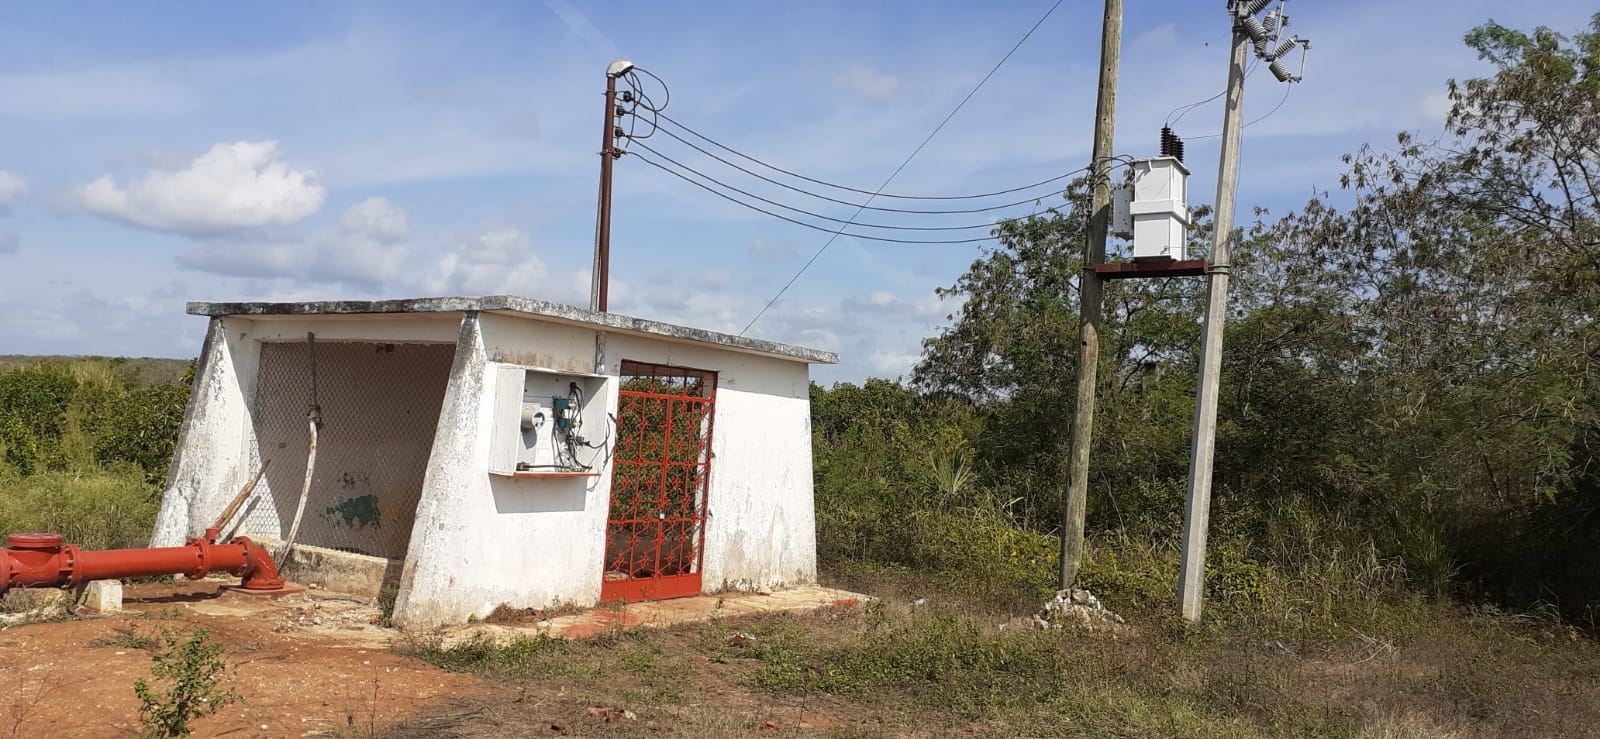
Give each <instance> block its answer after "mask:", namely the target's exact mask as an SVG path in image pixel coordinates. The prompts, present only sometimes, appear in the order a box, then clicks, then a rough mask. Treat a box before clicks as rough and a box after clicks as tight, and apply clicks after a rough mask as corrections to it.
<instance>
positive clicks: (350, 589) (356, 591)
mask: <svg viewBox="0 0 1600 739" xmlns="http://www.w3.org/2000/svg"><path fill="white" fill-rule="evenodd" d="M258 542H259V543H260V544H261V545H262V546H263V547H266V549H267V551H268V552H271V553H272V556H273V559H275V560H277V563H278V574H280V575H283V576H284V578H285V579H287V580H289V581H291V582H296V583H301V584H304V585H308V586H311V587H314V588H321V589H325V590H332V591H335V592H339V593H348V594H350V595H359V596H362V597H364V598H376V597H378V593H379V592H380V591H382V590H383V586H384V585H385V584H390V585H392V584H394V583H396V582H397V581H398V580H399V578H400V565H401V561H400V560H398V559H384V558H383V557H369V556H367V555H365V554H352V553H350V552H341V551H339V550H337V549H325V548H323V547H313V546H307V545H305V544H296V545H295V547H294V551H292V552H290V553H289V557H288V559H287V560H285V559H284V557H283V550H284V543H283V542H281V541H275V540H272V539H259V540H258Z"/></svg>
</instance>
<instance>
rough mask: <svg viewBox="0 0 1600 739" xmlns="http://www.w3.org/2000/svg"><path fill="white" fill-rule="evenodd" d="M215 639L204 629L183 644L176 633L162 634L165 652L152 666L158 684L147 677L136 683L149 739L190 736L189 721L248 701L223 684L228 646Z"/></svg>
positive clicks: (141, 719) (161, 652) (155, 659)
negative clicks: (150, 681) (174, 634)
mask: <svg viewBox="0 0 1600 739" xmlns="http://www.w3.org/2000/svg"><path fill="white" fill-rule="evenodd" d="M209 637H210V634H209V633H208V632H207V631H206V630H205V629H203V628H200V629H195V630H194V631H192V632H190V634H189V638H187V639H184V640H183V641H181V642H180V641H179V640H178V639H177V638H176V637H174V636H173V635H172V634H171V633H170V632H167V633H164V634H162V637H161V640H162V644H163V646H164V648H163V649H162V650H161V651H159V652H156V653H155V654H154V655H152V656H151V661H152V662H154V664H153V665H152V666H151V668H150V674H151V676H152V677H154V678H155V679H156V681H157V682H158V685H157V686H156V687H152V686H151V684H150V683H149V682H148V681H146V680H145V679H144V678H139V679H138V680H135V681H134V683H133V692H134V694H135V695H138V696H139V725H140V726H141V727H143V729H144V732H143V736H145V737H151V738H156V737H160V738H162V739H165V737H181V736H188V735H189V734H190V731H191V729H190V728H189V722H191V721H193V720H195V719H197V718H203V717H205V716H209V715H211V714H213V713H216V712H217V711H219V710H221V709H223V708H224V707H227V706H229V705H232V704H234V703H238V702H242V701H243V700H244V699H243V698H241V697H240V696H239V694H238V693H236V692H234V691H233V689H232V688H224V687H222V686H221V682H222V676H223V673H225V672H227V670H228V669H229V668H228V662H227V660H226V659H224V658H223V654H224V652H225V650H224V649H223V647H222V646H221V645H219V644H211V643H209V642H208V641H207V639H208V638H209Z"/></svg>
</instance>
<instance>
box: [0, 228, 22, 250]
mask: <svg viewBox="0 0 1600 739" xmlns="http://www.w3.org/2000/svg"><path fill="white" fill-rule="evenodd" d="M20 249H22V239H20V238H18V237H17V235H16V234H12V233H0V254H16V253H17V251H19V250H20Z"/></svg>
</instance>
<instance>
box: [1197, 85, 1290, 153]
mask: <svg viewBox="0 0 1600 739" xmlns="http://www.w3.org/2000/svg"><path fill="white" fill-rule="evenodd" d="M1293 89H1294V85H1291V84H1287V83H1286V84H1284V86H1283V97H1281V98H1278V104H1277V105H1274V106H1272V110H1269V111H1267V112H1266V113H1264V114H1262V116H1261V117H1260V118H1257V119H1255V120H1253V121H1250V122H1249V123H1246V124H1244V125H1243V126H1240V127H1239V130H1241V131H1243V130H1244V129H1246V128H1249V127H1251V126H1254V125H1255V124H1257V123H1260V122H1262V121H1264V120H1266V119H1268V118H1271V117H1272V114H1273V113H1276V112H1278V109H1279V108H1282V107H1283V104H1284V103H1287V102H1289V91H1290V90H1293ZM1220 136H1222V134H1221V133H1212V134H1206V135H1205V136H1195V137H1193V138H1190V139H1189V140H1190V141H1202V140H1204V139H1214V138H1218V137H1220Z"/></svg>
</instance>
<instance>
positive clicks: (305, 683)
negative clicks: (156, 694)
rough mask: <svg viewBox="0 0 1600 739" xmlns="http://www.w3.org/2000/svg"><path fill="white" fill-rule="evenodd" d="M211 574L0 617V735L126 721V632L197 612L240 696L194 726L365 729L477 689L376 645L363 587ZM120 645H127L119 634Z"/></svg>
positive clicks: (185, 624) (134, 708)
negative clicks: (267, 590)
mask: <svg viewBox="0 0 1600 739" xmlns="http://www.w3.org/2000/svg"><path fill="white" fill-rule="evenodd" d="M227 584H228V583H225V582H220V581H210V580H207V581H200V582H184V581H180V582H178V583H172V584H161V583H150V584H137V585H129V586H127V587H126V590H125V596H124V611H123V612H122V613H119V614H114V615H108V616H103V617H90V618H74V619H71V620H66V621H58V622H52V623H34V624H26V625H22V626H13V627H11V628H7V629H4V630H0V690H4V694H5V697H4V698H0V736H20V737H46V736H62V737H80V736H81V737H119V736H134V735H137V733H138V728H139V725H138V712H139V701H138V699H137V698H136V697H135V696H134V692H133V682H134V680H135V679H137V678H140V677H146V678H148V677H149V674H150V666H151V661H150V651H149V650H147V649H144V648H140V647H139V646H138V643H137V641H136V637H149V638H157V637H159V635H160V634H161V633H162V631H163V630H171V631H172V632H173V633H175V634H178V635H180V636H182V635H187V634H188V633H189V632H190V631H191V630H192V629H194V628H195V627H197V626H203V627H205V628H206V629H208V630H209V631H210V633H211V640H212V641H213V642H215V643H218V644H221V645H224V646H225V647H226V648H227V650H228V658H229V660H230V661H231V662H234V663H236V664H237V668H236V672H235V674H234V675H233V677H232V678H231V679H230V680H229V684H230V685H232V686H233V687H234V688H235V689H236V690H237V691H238V692H239V693H241V694H242V695H243V696H244V698H245V702H244V703H242V704H238V705H234V706H229V707H227V708H225V709H223V710H222V711H221V712H219V714H218V715H216V716H213V717H209V718H206V719H202V720H200V721H197V722H195V724H194V729H195V730H196V734H197V735H198V736H230V737H300V736H365V735H371V734H381V733H382V727H384V726H388V725H390V724H393V723H395V722H396V721H400V720H403V719H404V718H406V717H408V716H410V715H413V714H416V713H418V712H425V711H439V710H444V709H446V708H447V707H448V704H449V702H450V701H451V699H452V697H454V696H458V695H461V694H462V693H463V692H472V691H476V690H479V689H480V686H478V685H477V684H476V683H477V681H476V680H475V679H473V678H470V677H466V676H462V675H453V674H449V673H446V672H443V671H440V670H437V669H434V668H432V667H429V666H428V665H426V664H423V663H421V662H418V661H416V660H412V659H407V658H404V657H401V656H398V655H396V654H394V653H392V652H390V651H389V649H388V645H389V641H390V639H391V638H392V636H393V635H394V633H395V632H393V631H391V630H388V629H382V628H379V627H377V626H375V625H374V624H373V622H374V621H375V620H376V619H377V615H378V612H377V609H376V607H374V606H373V605H372V604H371V602H370V601H366V600H361V599H354V598H350V597H346V596H341V595H338V594H334V593H327V592H318V591H310V592H307V593H302V594H295V595H285V596H278V597H272V598H261V597H257V596H248V595H241V594H237V593H232V592H226V591H224V590H223V587H224V586H225V585H227ZM130 645H131V646H130Z"/></svg>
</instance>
